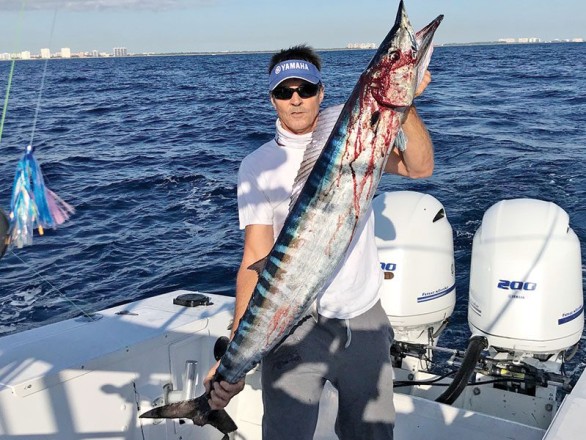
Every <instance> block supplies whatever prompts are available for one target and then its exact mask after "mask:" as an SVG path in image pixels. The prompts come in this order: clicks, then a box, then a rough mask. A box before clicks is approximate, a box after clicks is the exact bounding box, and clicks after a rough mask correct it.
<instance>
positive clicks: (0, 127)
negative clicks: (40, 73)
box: [0, 0, 26, 145]
mask: <svg viewBox="0 0 586 440" xmlns="http://www.w3.org/2000/svg"><path fill="white" fill-rule="evenodd" d="M25 6H26V0H23V2H22V6H21V8H20V13H19V16H18V21H19V24H18V29H17V33H16V44H15V47H18V46H19V43H20V37H21V35H22V32H21V31H22V21H23V18H24V9H25ZM15 65H16V58H12V62H11V63H10V72H9V73H8V84H7V85H6V95H5V96H4V106H3V107H2V117H1V118H0V145H1V144H2V132H3V131H4V121H5V119H6V113H7V110H8V98H9V97H10V87H11V86H12V77H13V75H14V66H15Z"/></svg>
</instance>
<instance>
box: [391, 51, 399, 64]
mask: <svg viewBox="0 0 586 440" xmlns="http://www.w3.org/2000/svg"><path fill="white" fill-rule="evenodd" d="M399 58H401V55H400V54H399V51H398V50H394V51H392V52H391V53H390V54H389V59H390V60H391V61H392V62H394V63H395V62H397V61H399Z"/></svg>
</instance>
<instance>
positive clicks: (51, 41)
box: [29, 9, 57, 146]
mask: <svg viewBox="0 0 586 440" xmlns="http://www.w3.org/2000/svg"><path fill="white" fill-rule="evenodd" d="M56 21H57V9H55V13H54V14H53V21H52V23H51V33H50V35H49V47H51V44H52V43H53V34H54V32H55V22H56ZM48 64H49V59H48V58H47V59H46V60H45V66H44V67H43V74H42V76H41V89H40V90H39V97H38V99H37V107H36V109H35V117H34V119H33V128H32V132H31V141H30V142H29V145H30V146H32V145H33V139H34V137H35V131H36V128H37V120H38V118H39V110H40V109H41V99H42V97H43V90H44V89H45V78H46V77H47V65H48Z"/></svg>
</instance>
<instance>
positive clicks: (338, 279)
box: [205, 45, 433, 440]
mask: <svg viewBox="0 0 586 440" xmlns="http://www.w3.org/2000/svg"><path fill="white" fill-rule="evenodd" d="M320 69H321V63H320V59H319V56H318V55H317V54H316V53H315V52H314V51H313V49H311V48H310V47H308V46H304V45H301V46H295V47H292V48H290V49H287V50H283V51H281V52H279V53H277V54H275V55H274V56H273V57H272V59H271V63H270V67H269V72H270V75H269V90H270V92H271V103H272V105H273V107H274V108H275V110H276V112H277V117H278V119H277V121H276V136H275V139H273V140H271V141H270V142H268V143H266V144H264V145H262V146H261V147H260V148H259V149H257V150H255V151H254V152H253V153H251V154H250V155H248V156H247V157H246V158H245V159H244V160H243V161H242V164H241V167H240V171H239V175H238V209H239V216H240V226H241V228H243V229H244V231H245V232H244V252H243V256H242V263H241V265H240V269H239V271H238V276H237V281H236V306H235V311H234V323H235V325H234V326H233V332H234V331H235V329H236V324H237V323H238V322H239V320H240V318H241V317H242V315H243V314H244V311H245V310H246V307H247V305H248V302H249V300H250V297H251V295H252V292H253V290H254V288H255V285H256V283H257V274H256V272H255V271H253V270H249V269H248V268H249V266H251V265H252V264H253V263H255V262H257V261H259V260H261V259H262V258H264V257H266V256H267V255H268V254H269V252H270V251H271V249H272V247H273V244H274V241H275V239H276V238H277V236H278V234H279V231H280V229H281V227H282V226H283V223H284V221H285V218H286V216H287V214H288V211H289V201H290V196H291V192H292V187H293V182H294V180H295V177H296V175H297V172H298V170H299V167H300V165H301V162H302V159H303V154H304V151H305V147H306V146H307V145H308V144H309V143H310V141H311V137H312V132H313V131H314V129H315V128H316V126H317V123H318V119H319V118H318V115H319V109H320V104H321V102H322V100H323V98H324V86H323V84H322V82H321V73H320ZM430 80H431V77H430V75H429V73H426V75H425V78H424V81H423V83H422V84H421V86H420V87H419V90H418V91H417V93H416V94H420V93H421V92H422V91H423V90H424V89H425V87H426V86H427V84H428V83H429V82H430ZM403 132H404V134H405V136H406V138H407V144H406V146H403V147H402V148H401V151H398V149H394V150H393V151H392V153H391V154H390V156H389V159H388V161H387V164H386V166H385V171H386V172H390V173H394V174H399V175H402V176H408V177H412V178H419V177H426V176H429V175H431V172H432V170H433V146H432V143H431V139H430V138H429V135H428V133H427V130H426V128H425V126H424V124H423V122H422V121H421V119H420V118H419V116H418V115H417V112H416V110H415V108H414V107H413V106H412V107H410V108H409V109H408V110H407V111H406V113H405V118H404V123H403ZM357 231H358V232H357V233H356V234H355V237H354V239H353V241H352V243H351V244H350V247H349V250H348V252H347V254H346V257H345V260H344V264H343V265H341V267H340V268H339V269H338V270H337V272H336V273H335V274H334V276H333V277H332V280H331V281H330V283H329V285H328V287H327V288H326V289H325V290H324V292H320V294H319V296H318V299H317V301H316V311H315V313H314V318H313V319H312V318H311V317H308V318H306V319H304V320H302V321H301V322H300V323H299V324H298V325H297V326H296V327H295V328H294V329H293V330H292V331H291V333H290V334H289V335H288V336H287V337H286V338H285V339H284V340H283V341H282V343H281V344H279V345H278V346H277V347H276V348H275V349H274V350H273V351H271V352H270V353H269V354H268V355H267V356H265V358H264V359H263V360H262V387H263V406H264V417H263V438H264V439H265V440H269V439H270V440H273V439H280V440H281V439H292V440H293V439H295V440H300V439H311V438H313V433H314V431H315V427H316V423H317V415H318V403H319V398H320V395H321V392H322V390H323V387H324V384H325V381H326V380H329V381H330V382H331V383H332V384H333V385H334V386H335V387H336V388H337V390H338V396H339V410H338V419H337V421H336V433H337V434H338V437H339V438H340V439H342V440H345V439H373V440H376V439H392V436H393V425H394V409H393V400H392V398H393V392H392V369H391V364H390V345H391V342H392V338H393V332H392V329H391V327H390V324H389V321H388V318H387V316H386V314H385V312H384V310H383V309H382V306H381V304H380V300H379V297H378V289H379V287H380V283H381V279H382V274H381V272H380V268H379V263H378V255H377V250H376V245H375V241H374V216H373V213H372V210H370V212H369V213H368V214H367V215H366V218H365V220H364V221H363V222H361V224H360V226H359V228H358V230H357ZM214 371H215V367H214V368H212V370H210V373H209V374H208V377H207V379H206V381H205V383H206V387H207V388H208V390H209V387H210V385H209V383H210V378H211V377H212V375H213V373H214ZM243 387H244V381H241V382H239V383H237V384H229V383H228V382H220V383H214V388H213V390H211V398H210V405H211V407H212V408H214V409H220V408H223V407H225V406H226V405H227V404H228V402H229V401H230V399H231V398H232V397H233V396H234V395H236V394H237V393H238V392H240V391H241V390H242V389H243Z"/></svg>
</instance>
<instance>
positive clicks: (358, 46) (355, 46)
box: [346, 43, 377, 49]
mask: <svg viewBox="0 0 586 440" xmlns="http://www.w3.org/2000/svg"><path fill="white" fill-rule="evenodd" d="M346 48H347V49H376V48H377V45H376V44H375V43H348V44H347V45H346Z"/></svg>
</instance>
